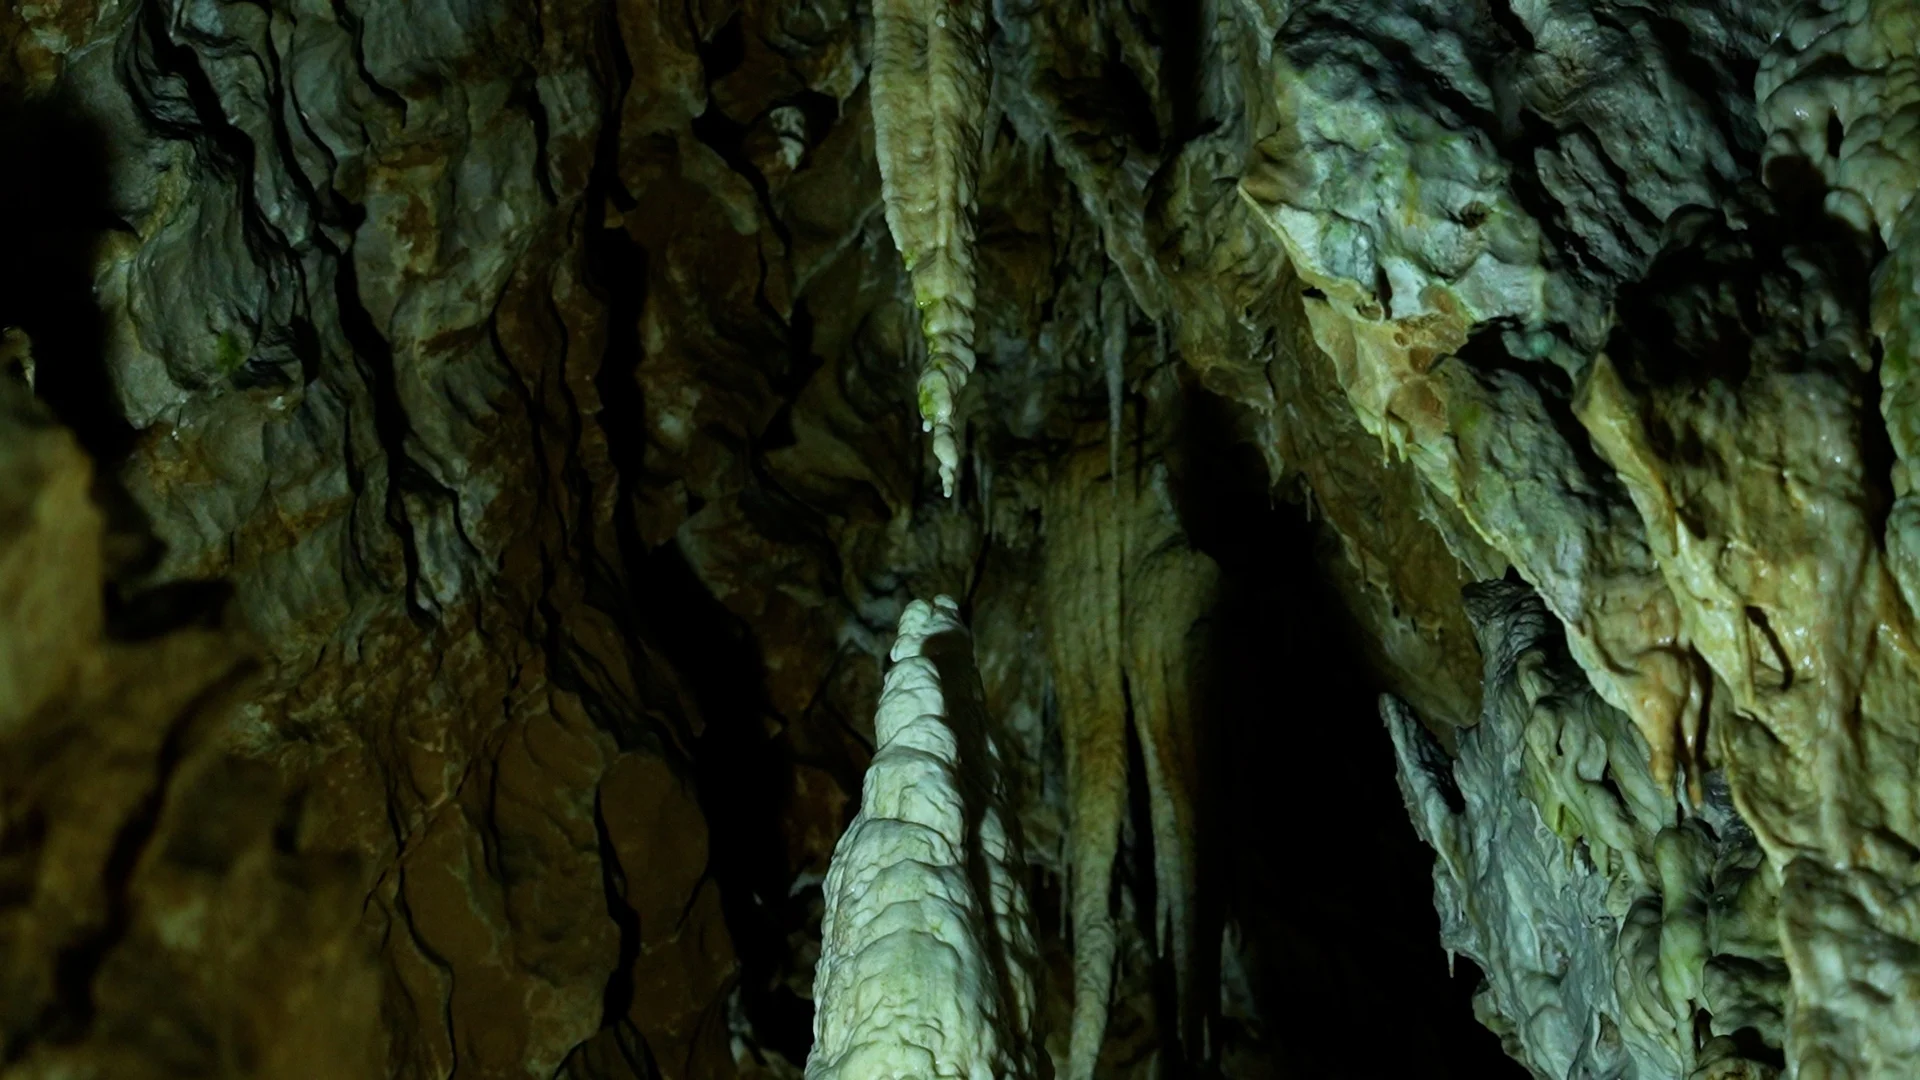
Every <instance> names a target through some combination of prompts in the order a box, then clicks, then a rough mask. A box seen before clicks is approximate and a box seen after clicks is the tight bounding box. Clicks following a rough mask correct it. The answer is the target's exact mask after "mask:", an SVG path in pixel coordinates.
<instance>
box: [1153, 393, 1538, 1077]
mask: <svg viewBox="0 0 1920 1080" xmlns="http://www.w3.org/2000/svg"><path fill="white" fill-rule="evenodd" d="M1237 428H1238V425H1237V424H1236V423H1235V422H1234V419H1233V417H1232V416H1231V415H1230V414H1229V411H1228V407H1227V406H1226V405H1225V404H1224V403H1222V402H1221V401H1220V400H1219V399H1217V398H1214V397H1213V396H1211V395H1201V394H1195V395H1194V400H1193V402H1192V408H1191V415H1190V416H1189V418H1188V422H1187V424H1186V431H1187V437H1188V445H1187V447H1186V457H1187V460H1186V461H1185V462H1184V464H1183V472H1184V484H1183V498H1182V503H1183V506H1182V509H1183V512H1184V513H1185V515H1186V517H1187V525H1188V529H1189V531H1190V534H1191V536H1192V537H1193V541H1194V543H1195V544H1196V546H1198V547H1200V548H1201V549H1202V550H1204V551H1206V552H1207V553H1208V554H1209V555H1211V556H1212V557H1213V558H1214V559H1215V560H1217V561H1218V562H1219V564H1220V568H1221V572H1222V573H1221V582H1222V592H1221V595H1222V600H1221V604H1220V606H1219V607H1218V608H1217V609H1216V611H1215V614H1214V619H1213V625H1212V627H1211V634H1212V647H1211V649H1210V652H1211V654H1212V655H1211V658H1210V661H1209V666H1210V668H1211V672H1210V676H1209V679H1208V684H1207V689H1208V695H1207V702H1206V712H1205V716H1206V718H1207V723H1208V724H1209V726H1210V728H1211V730H1212V732H1213V734H1212V736H1211V738H1212V740H1213V743H1214V752H1213V754H1212V755H1211V759H1212V760H1211V768H1210V770H1209V772H1210V775H1209V776H1208V779H1207V781H1206V783H1205V786H1204V790H1206V791H1208V792H1210V793H1212V796H1213V797H1212V801H1211V804H1210V805H1209V806H1208V807H1207V808H1206V812H1207V815H1208V820H1209V821H1210V822H1211V825H1212V828H1211V832H1210V834H1209V836H1208V837H1207V841H1208V848H1207V851H1208V854H1209V855H1210V856H1212V857H1213V858H1214V859H1215V860H1216V872H1215V873H1214V874H1213V875H1212V877H1213V884H1214V887H1215V888H1216V889H1218V890H1220V893H1221V896H1222V897H1223V903H1224V905H1225V908H1226V915H1227V916H1228V917H1229V919H1230V920H1231V921H1232V922H1233V923H1234V924H1236V925H1237V928H1238V934H1239V937H1240V940H1241V943H1242V945H1241V949H1240V953H1241V956H1242V958H1243V961H1244V964H1245V968H1244V970H1245V972H1246V977H1247V981H1248V985H1249V988H1250V990H1251V992H1252V996H1253V998H1254V1000H1255V1002H1256V1003H1257V1006H1258V1013H1259V1022H1258V1023H1257V1024H1251V1025H1249V1024H1244V1023H1238V1024H1237V1023H1236V1022H1235V1021H1233V1020H1232V1019H1231V1018H1229V1019H1228V1020H1227V1022H1226V1024H1225V1028H1224V1030H1225V1033H1226V1036H1227V1037H1226V1038H1225V1039H1224V1040H1221V1042H1224V1044H1225V1049H1226V1053H1227V1054H1228V1055H1229V1057H1230V1058H1231V1057H1232V1056H1233V1055H1239V1057H1238V1060H1230V1061H1229V1062H1228V1065H1229V1066H1230V1067H1231V1069H1232V1071H1233V1073H1234V1074H1235V1075H1236V1076H1240V1077H1248V1076H1259V1077H1267V1076H1271V1077H1276V1078H1279V1077H1375V1076H1400V1075H1407V1076H1413V1075H1418V1076H1424V1077H1460V1078H1463V1080H1464V1078H1468V1077H1472V1078H1476V1080H1488V1078H1498V1077H1515V1078H1519V1077H1524V1076H1525V1075H1526V1073H1525V1070H1524V1069H1522V1068H1521V1066H1520V1065H1519V1064H1518V1063H1516V1062H1514V1061H1512V1060H1511V1059H1509V1058H1508V1057H1506V1055H1505V1054H1504V1053H1503V1052H1502V1051H1501V1049H1500V1041H1499V1039H1498V1038H1497V1037H1495V1036H1494V1035H1493V1034H1492V1033H1491V1032H1489V1031H1487V1030H1486V1029H1485V1028H1483V1027H1481V1026H1480V1024H1479V1023H1478V1022H1477V1021H1476V1020H1475V1019H1474V1016H1473V1009H1472V995H1473V991H1474V990H1475V988H1476V987H1477V985H1478V984H1479V981H1480V980H1479V973H1478V972H1477V971H1475V970H1474V969H1473V967H1472V965H1471V964H1469V963H1466V962H1464V961H1462V962H1461V963H1459V965H1458V970H1457V972H1456V974H1454V975H1453V976H1452V977H1449V975H1448V969H1447V957H1446V954H1445V953H1444V951H1443V950H1442V949H1441V947H1440V929H1439V916H1438V915H1437V914H1436V913H1435V911H1434V907H1433V876H1432V874H1433V860H1434V855H1433V852H1432V850H1431V849H1429V848H1428V847H1427V846H1426V845H1425V844H1423V843H1421V842H1420V840H1419V838H1418V837H1417V836H1416V835H1415V834H1414V831H1413V825H1412V823H1411V822H1410V821H1409V820H1408V818H1407V816H1406V810H1405V807H1404V805H1403V803H1402V801H1401V795H1400V791H1399V789H1398V786H1397V785H1396V784H1395V781H1394V754H1393V744H1392V741H1391V739H1390V738H1389V736H1388V734H1387V730H1386V727H1385V725H1384V724H1383V722H1382V721H1381V719H1380V715H1379V709H1378V705H1377V696H1378V694H1379V693H1380V691H1381V689H1382V685H1381V683H1380V681H1379V679H1378V678H1377V677H1376V676H1375V674H1374V673H1373V672H1372V671H1370V670H1369V669H1368V665H1367V664H1366V662H1365V660H1364V659H1363V656H1364V653H1363V651H1362V648H1361V643H1360V638H1359V633H1360V631H1359V629H1358V627H1356V626H1355V625H1353V623H1352V622H1351V621H1350V619H1349V618H1348V616H1347V614H1346V612H1345V609H1344V606H1343V605H1342V603H1341V601H1340V598H1339V596H1338V594H1337V592H1336V591H1335V589H1334V587H1333V584H1332V583H1331V582H1330V581H1328V580H1327V579H1326V576H1325V574H1324V573H1323V572H1322V570H1321V567H1322V565H1324V562H1323V561H1324V560H1325V559H1327V558H1328V557H1329V556H1331V557H1335V558H1337V557H1339V555H1338V553H1337V552H1332V551H1328V550H1326V549H1325V548H1323V547H1322V546H1321V543H1322V541H1323V540H1325V539H1326V537H1325V535H1324V533H1322V532H1321V531H1319V530H1317V529H1316V528H1315V527H1314V526H1313V525H1312V524H1311V523H1310V522H1309V521H1308V520H1307V519H1306V517H1305V515H1304V514H1303V512H1302V510H1301V508H1300V507H1298V506H1296V505H1292V504H1289V503H1285V502H1277V501H1275V500H1273V499H1272V498H1270V495H1269V485H1268V479H1267V471H1266V466H1265V463H1264V462H1263V461H1262V460H1261V459H1260V457H1259V455H1258V453H1257V451H1256V450H1255V449H1254V448H1253V447H1252V446H1250V445H1248V444H1246V443H1245V442H1242V441H1238V440H1237V439H1236V437H1235V434H1234V433H1235V431H1236V430H1237Z"/></svg>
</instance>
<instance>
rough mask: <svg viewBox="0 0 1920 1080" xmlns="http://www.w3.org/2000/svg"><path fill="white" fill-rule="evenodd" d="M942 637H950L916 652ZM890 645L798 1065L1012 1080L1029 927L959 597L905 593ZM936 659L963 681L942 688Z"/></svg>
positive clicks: (1023, 1016)
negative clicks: (807, 1040)
mask: <svg viewBox="0 0 1920 1080" xmlns="http://www.w3.org/2000/svg"><path fill="white" fill-rule="evenodd" d="M944 635H954V641H953V648H952V650H951V651H948V650H947V649H946V648H945V647H944V646H943V647H942V648H941V649H938V650H934V651H935V652H936V653H937V654H938V655H937V656H936V655H929V647H928V646H929V643H930V642H931V641H932V640H933V639H934V638H936V637H941V636H944ZM892 659H893V661H894V663H893V666H892V668H891V669H890V670H889V671H888V672H887V676H886V681H885V684H884V686H883V688H882V690H881V694H880V706H879V710H878V712H877V713H876V714H875V717H874V737H875V740H876V742H877V744H878V749H877V750H876V751H875V753H874V756H873V763H872V765H871V766H869V767H868V770H867V777H866V782H865V785H864V787H863V791H862V794H861V804H860V813H859V814H858V815H857V816H855V818H854V820H853V823H852V824H851V825H850V826H848V828H847V831H846V834H845V835H843V836H841V838H840V842H839V844H838V845H836V847H835V848H834V853H833V864H832V866H831V868H830V869H829V870H828V872H827V880H826V886H825V891H826V914H825V917H824V919H823V920H822V923H821V949H820V961H819V966H818V968H817V969H816V970H815V973H814V1002H815V1012H814V1025H813V1031H814V1044H813V1052H812V1054H811V1055H810V1056H809V1057H808V1059H807V1070H806V1075H807V1078H808V1080H905V1078H908V1077H913V1078H917V1080H937V1078H940V1080H944V1078H952V1080H1001V1078H1007V1080H1025V1078H1027V1077H1030V1076H1032V1075H1033V1073H1034V1069H1033V1061H1034V1040H1033V1033H1032V1016H1033V986H1032V979H1031V969H1030V966H1029V965H1030V963H1031V957H1032V955H1033V936H1032V925H1031V919H1030V917H1029V914H1028V909H1027V902H1026V896H1025V894H1024V892H1023V891H1022V889H1021V886H1020V880H1021V876H1020V873H1019V868H1020V861H1019V854H1018V852H1017V851H1016V850H1014V848H1013V845H1012V842H1011V838H1010V837H1009V835H1008V834H1007V832H1006V830H1005V828H1004V824H1003V822H1002V821H1001V819H1000V816H999V811H998V807H997V805H996V801H997V800H996V798H995V795H996V790H997V789H996V785H995V784H994V783H993V775H994V769H995V766H996V762H995V758H994V754H993V752H992V748H991V744H990V742H989V741H988V737H987V732H986V731H985V730H984V723H983V721H984V717H983V716H982V715H980V709H979V706H978V702H977V696H978V691H977V690H976V689H975V688H974V685H973V684H974V683H975V682H977V679H978V676H977V675H976V674H974V669H973V666H972V665H973V660H972V653H971V645H970V644H968V643H966V628H965V626H964V625H963V624H962V623H961V622H960V615H959V607H958V605H956V604H955V603H954V602H953V600H952V599H950V598H948V597H944V596H942V597H939V598H937V599H936V600H935V601H934V602H933V603H931V604H929V603H926V602H925V601H920V600H916V601H914V602H913V603H912V604H910V605H908V607H907V609H906V611H905V613H903V614H902V615H901V617H900V627H899V636H898V638H896V640H895V641H894V645H893V650H892ZM941 662H944V663H945V664H946V667H947V672H948V676H949V678H952V677H954V676H955V675H958V676H960V677H961V678H964V679H966V680H967V681H968V685H966V686H955V687H951V688H946V689H943V687H942V668H941ZM949 691H951V692H949ZM976 728H977V729H976ZM970 823H977V824H970Z"/></svg>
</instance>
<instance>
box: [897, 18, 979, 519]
mask: <svg viewBox="0 0 1920 1080" xmlns="http://www.w3.org/2000/svg"><path fill="white" fill-rule="evenodd" d="M873 14H874V18H873V74H872V82H873V141H874V149H875V150H876V152H877V153H878V155H879V159H880V190H881V198H882V200H883V201H884V202H885V204H886V209H887V227H888V228H889V229H890V230H892V232H893V242H894V244H895V245H896V246H897V247H899V249H900V257H901V258H902V259H903V260H904V261H905V262H906V265H907V272H908V273H909V275H911V277H912V279H913V301H914V304H915V305H916V306H917V307H918V308H919V309H920V325H921V329H922V331H923V333H924V335H925V338H926V351H927V355H926V367H925V369H924V371H923V372H922V373H921V376H920V384H919V390H918V400H919V409H920V419H921V423H922V425H923V426H924V427H925V429H926V430H927V431H930V432H932V433H933V452H934V456H935V457H936V458H938V459H939V461H940V483H941V485H942V487H943V488H944V489H945V491H946V493H947V495H948V496H952V495H953V492H954V484H955V483H956V482H957V480H958V478H959V475H960V443H959V439H958V436H957V434H956V428H955V424H954V407H955V400H956V399H957V398H958V397H959V396H960V391H961V388H963V387H965V386H966V384H967V378H968V377H969V376H971V375H972V374H973V368H974V351H973V310H974V265H973V264H974V251H973V241H974V185H975V181H976V179H977V177H978V174H979V171H980V139H981V123H982V122H983V120H984V119H985V114H986V104H987V54H986V42H985V36H986V24H987V10H986V5H985V4H984V3H981V2H979V0H879V2H877V3H875V4H874V13H873Z"/></svg>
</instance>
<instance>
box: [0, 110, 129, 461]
mask: <svg viewBox="0 0 1920 1080" xmlns="http://www.w3.org/2000/svg"><path fill="white" fill-rule="evenodd" d="M0 147H5V148H6V154H7V161H8V167H7V168H4V169H0V233H3V234H4V235H5V236H6V238H7V239H6V243H4V244H0V329H4V328H6V327H17V328H19V329H20V330H22V331H24V332H25V333H26V334H27V336H28V337H29V338H31V339H32V342H33V358H34V389H35V392H36V394H37V395H38V396H39V397H40V398H41V400H43V401H45V402H46V403H47V404H48V406H50V407H51V408H52V409H53V411H54V415H55V416H57V417H59V419H60V421H61V422H62V423H64V424H66V425H67V426H68V427H70V428H72V429H73V430H74V433H75V434H76V435H78V436H79V438H80V443H81V445H82V446H84V447H86V449H87V451H88V452H89V453H91V454H92V455H93V457H94V459H95V460H96V461H98V462H99V463H100V465H101V471H102V472H103V473H106V472H111V471H112V470H113V468H114V467H116V466H117V465H119V463H120V462H121V461H123V460H124V459H125V457H126V455H127V452H128V451H129V450H131V449H132V446H133V436H134V432H133V429H132V428H131V427H129V426H128V424H127V422H126V420H125V418H124V417H122V416H121V413H120V409H119V406H118V405H117V404H116V402H115V401H114V394H113V384H112V382H111V381H110V379H109V377H108V374H107V366H106V355H105V346H106V322H105V320H104V319H103V318H101V314H100V308H99V305H97V304H96V303H95V302H94V298H93V259H94V252H95V250H96V248H97V246H98V244H99V238H100V236H101V235H102V234H103V233H106V232H109V231H115V230H119V231H125V230H126V229H127V225H126V223H125V222H123V221H120V220H119V219H118V218H116V217H114V216H113V213H112V210H111V208H110V206H109V201H108V191H107V141H106V134H105V132H103V131H102V130H101V129H100V128H99V126H98V125H97V124H95V123H94V122H93V121H92V120H91V119H89V118H87V117H86V116H85V115H84V113H83V112H82V111H81V110H80V109H79V108H78V107H76V106H73V105H71V104H69V103H67V102H64V101H61V100H60V99H58V98H52V99H38V100H35V101H31V102H20V101H17V100H14V99H13V98H12V96H11V95H10V94H7V93H6V92H5V91H0Z"/></svg>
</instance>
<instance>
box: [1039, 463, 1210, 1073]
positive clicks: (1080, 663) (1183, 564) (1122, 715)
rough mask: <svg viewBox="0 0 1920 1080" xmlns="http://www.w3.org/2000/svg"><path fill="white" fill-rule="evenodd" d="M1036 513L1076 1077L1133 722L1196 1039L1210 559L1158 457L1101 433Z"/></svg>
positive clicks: (1093, 1008)
mask: <svg viewBox="0 0 1920 1080" xmlns="http://www.w3.org/2000/svg"><path fill="white" fill-rule="evenodd" d="M1132 449H1137V448H1133V447H1130V448H1129V450H1132ZM1116 460H1118V461H1119V462H1120V464H1121V466H1122V468H1121V470H1120V474H1119V475H1118V476H1116V475H1114V473H1113V472H1112V466H1113V463H1114V462H1115V461H1116ZM1045 519H1046V523H1047V543H1046V562H1045V571H1044V573H1045V593H1044V597H1043V605H1044V610H1043V621H1044V625H1045V627H1046V631H1047V643H1048V653H1049V657H1050V660H1051V664H1052V668H1053V682H1054V694H1055V697H1056V699H1057V701H1058V705H1059V714H1060V727H1061V741H1062V743H1063V744H1064V747H1065V750H1066V765H1067V807H1068V836H1067V848H1068V850H1067V867H1068V898H1069V910H1070V913H1071V922H1072V937H1073V970H1074V981H1073V1026H1072V1029H1071V1035H1070V1039H1069V1045H1068V1054H1067V1062H1066V1068H1065V1070H1064V1075H1065V1076H1066V1077H1067V1078H1068V1080H1087V1078H1089V1077H1091V1076H1092V1075H1093V1072H1094V1066H1095V1064H1096V1063H1097V1061H1098V1059H1099V1056H1100V1047H1101V1044H1102V1042H1103V1041H1104V1037H1105V1034H1106V1028H1107V1016H1108V1010H1109V1006H1110V998H1111V996H1112V994H1113V988H1114V977H1115V970H1114V969H1115V959H1116V953H1117V949H1118V944H1119V941H1118V928H1117V927H1116V925H1115V921H1114V918H1113V907H1114V901H1115V883H1114V880H1113V876H1114V875H1113V868H1114V861H1115V859H1116V857H1117V855H1118V853H1119V848H1120V839H1121V827H1122V823H1123V821H1124V819H1125V817H1126V814H1127V807H1128V791H1127V787H1128V785H1127V741H1128V732H1129V727H1131V729H1132V732H1133V734H1134V736H1135V738H1137V739H1138V741H1139V744H1140V751H1141V757H1142V760H1143V762H1144V765H1145V772H1146V781H1147V792H1146V797H1147V807H1148V817H1149V820H1150V822H1151V827H1152V837H1151V842H1152V851H1153V859H1152V863H1153V871H1154V882H1155V891H1154V896H1155V908H1156V910H1155V912H1154V933H1155V941H1154V944H1155V946H1156V947H1157V948H1158V949H1159V951H1160V953H1161V955H1163V956H1165V957H1167V958H1168V959H1170V960H1171V961H1172V965H1173V970H1174V977H1175V997H1176V1001H1177V1010H1178V1015H1179V1018H1180V1023H1179V1030H1180V1033H1181V1035H1182V1036H1183V1037H1185V1038H1189V1039H1190V1038H1193V1037H1194V1036H1195V1035H1197V1032H1196V1031H1195V1026H1194V1020H1193V1017H1192V1015H1191V1013H1192V1011H1193V1009H1194V1008H1195V1006H1197V1004H1198V1003H1199V998H1198V996H1197V995H1198V990H1197V988H1195V987H1194V986H1193V985H1192V974H1193V965H1194V958H1195V950H1196V949H1198V948H1200V947H1202V945H1201V943H1200V942H1199V941H1198V940H1197V936H1198V933H1199V930H1198V925H1197V910H1198V897H1197V888H1198V850H1197V849H1198V829H1199V826H1198V823H1197V812H1198V805H1197V804H1198V792H1197V788H1198V784H1199V761H1198V758H1199V746H1198V724H1199V718H1198V717H1197V715H1196V706H1195V701H1194V679H1195V663H1196V658H1197V655H1198V649H1197V647H1196V642H1194V641H1193V635H1194V633H1195V626H1196V624H1197V623H1199V621H1200V619H1201V618H1202V617H1203V616H1204V615H1205V614H1206V612H1207V610H1208V609H1209V607H1210V606H1211V605H1212V602H1213V597H1214V590H1215V586H1216V582H1217V579H1218V570H1217V568H1216V567H1215V566H1214V564H1213V561H1212V560H1211V559H1209V558H1207V557H1206V556H1205V555H1203V554H1201V553H1200V552H1197V551H1195V550H1193V549H1192V548H1191V547H1190V546H1189V545H1188V543H1187V540H1186V536H1185V534H1184V533H1183V532H1182V530H1181V528H1180V523H1179V519H1178V516H1177V514H1176V513H1175V511H1174V507H1173V503H1172V495H1171V492H1170V491H1169V490H1168V486H1167V475H1166V469H1165V466H1164V465H1155V466H1151V467H1146V466H1143V465H1142V463H1141V462H1140V461H1139V460H1138V459H1137V458H1136V457H1135V456H1133V454H1132V453H1131V452H1129V453H1128V454H1127V456H1125V457H1121V458H1116V457H1115V456H1114V449H1113V447H1112V445H1111V444H1110V443H1109V444H1108V445H1106V446H1101V445H1098V444H1095V443H1093V442H1092V441H1091V440H1089V441H1088V442H1087V443H1086V444H1085V445H1083V446H1080V447H1078V448H1076V449H1074V450H1071V451H1069V452H1068V453H1066V454H1065V455H1063V458H1062V460H1061V461H1060V462H1059V463H1058V465H1057V467H1056V472H1055V475H1054V477H1053V478H1052V482H1051V484H1050V486H1049V489H1048V497H1047V501H1046V505H1045Z"/></svg>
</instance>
